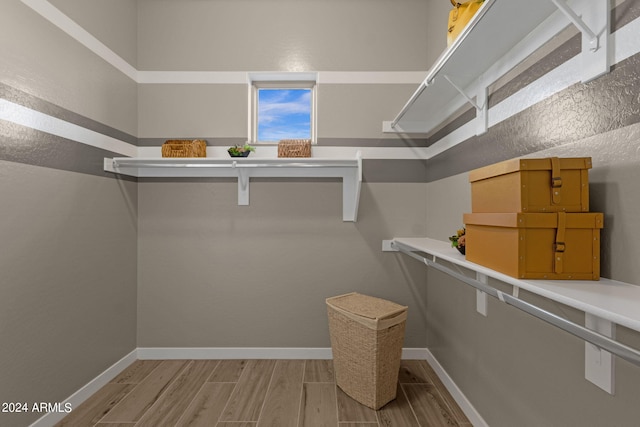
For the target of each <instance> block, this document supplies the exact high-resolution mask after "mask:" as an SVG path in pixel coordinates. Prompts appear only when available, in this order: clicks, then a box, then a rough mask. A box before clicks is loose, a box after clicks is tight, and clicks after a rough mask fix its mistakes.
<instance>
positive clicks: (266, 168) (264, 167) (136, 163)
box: [104, 153, 362, 222]
mask: <svg viewBox="0 0 640 427" xmlns="http://www.w3.org/2000/svg"><path fill="white" fill-rule="evenodd" d="M104 170H105V171H107V172H113V173H116V174H120V175H128V176H133V177H138V178H212V177H213V178H216V177H231V178H237V179H238V204H239V205H248V204H249V182H250V180H251V178H342V219H343V221H353V222H355V221H356V218H357V216H358V203H359V200H360V186H361V182H362V157H361V155H360V153H357V155H356V157H355V158H352V159H322V158H295V159H294V158H286V159H285V158H277V159H276V158H255V159H252V158H249V157H246V158H245V157H236V158H229V159H219V158H207V157H200V158H155V157H149V158H132V157H116V158H113V159H109V158H105V159H104Z"/></svg>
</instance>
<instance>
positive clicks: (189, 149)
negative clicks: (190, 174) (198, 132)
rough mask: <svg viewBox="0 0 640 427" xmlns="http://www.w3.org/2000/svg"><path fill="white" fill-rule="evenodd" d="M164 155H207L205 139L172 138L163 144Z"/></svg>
mask: <svg viewBox="0 0 640 427" xmlns="http://www.w3.org/2000/svg"><path fill="white" fill-rule="evenodd" d="M162 157H207V141H205V140H203V139H170V140H167V141H166V142H165V143H164V144H162Z"/></svg>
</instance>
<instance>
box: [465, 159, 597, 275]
mask: <svg viewBox="0 0 640 427" xmlns="http://www.w3.org/2000/svg"><path fill="white" fill-rule="evenodd" d="M590 168H591V158H589V157H583V158H558V157H553V158H544V159H514V160H508V161H505V162H501V163H497V164H495V165H490V166H486V167H483V168H480V169H476V170H473V171H471V172H470V173H469V181H470V182H471V210H472V213H469V214H465V215H464V223H465V226H466V230H467V231H466V246H467V248H466V256H467V260H468V261H471V262H475V263H477V264H480V265H484V266H486V267H489V268H491V269H493V270H496V271H499V272H501V273H504V274H507V275H509V276H512V277H516V278H519V279H567V280H599V278H600V229H601V228H602V227H603V220H604V215H603V214H602V213H596V212H589V177H588V170H589V169H590Z"/></svg>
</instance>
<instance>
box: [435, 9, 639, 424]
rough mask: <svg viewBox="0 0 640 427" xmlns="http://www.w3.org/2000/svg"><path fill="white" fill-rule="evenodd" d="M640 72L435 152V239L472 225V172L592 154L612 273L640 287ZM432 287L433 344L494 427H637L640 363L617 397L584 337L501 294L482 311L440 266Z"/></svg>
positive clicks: (537, 71) (630, 335) (546, 304)
mask: <svg viewBox="0 0 640 427" xmlns="http://www.w3.org/2000/svg"><path fill="white" fill-rule="evenodd" d="M637 6H638V2H637V1H635V0H629V1H627V2H622V3H621V4H620V6H618V7H617V8H616V10H615V12H614V14H613V15H614V18H615V19H614V23H615V24H614V28H617V27H619V26H621V25H623V24H624V23H625V22H629V20H630V19H633V18H635V17H637V16H638V14H637V11H638V7H637ZM626 15H631V18H630V17H629V16H626ZM575 43H576V39H572V38H571V37H569V41H568V42H566V43H563V44H562V45H561V46H560V47H559V48H557V49H555V50H554V51H553V52H550V53H549V55H547V56H543V57H541V58H539V60H538V61H537V62H535V63H532V64H529V67H528V68H525V69H524V70H522V73H521V74H519V75H518V76H516V77H515V78H514V79H513V80H512V81H510V82H507V84H506V85H504V86H503V87H502V89H500V90H498V91H497V92H494V94H495V95H496V97H497V98H498V99H499V98H504V97H505V96H509V95H510V94H511V93H513V92H514V91H515V90H517V89H519V88H521V87H523V86H524V85H526V84H528V83H529V82H531V81H533V80H535V79H536V78H538V77H540V76H541V75H542V74H544V72H546V71H548V70H550V69H553V68H554V66H556V65H558V64H559V63H562V62H563V61H564V60H567V59H569V58H571V57H572V56H573V55H574V54H575V52H576V49H575V48H574V46H573V45H574V44H575ZM571 52H574V53H573V54H572V53H571ZM639 73H640V57H639V55H635V56H632V57H630V58H628V59H627V60H624V61H622V62H620V63H618V64H616V65H615V66H614V67H613V68H612V71H611V73H609V74H607V75H604V76H602V77H600V78H598V79H596V80H594V81H592V82H590V83H587V84H576V85H574V86H571V87H569V88H567V89H566V90H563V91H561V92H559V93H557V94H556V95H554V96H552V97H550V98H548V99H545V100H544V101H542V102H539V103H537V104H535V105H534V106H532V107H530V108H528V109H527V110H525V111H523V112H521V113H519V114H517V115H515V116H513V117H511V118H510V119H507V120H505V121H504V122H502V123H500V124H498V125H496V126H494V127H492V128H490V129H489V131H488V132H487V133H486V134H484V135H481V136H479V137H474V138H471V139H470V140H468V141H466V142H464V143H462V144H460V145H458V146H457V147H455V148H453V149H452V150H449V151H447V152H445V153H443V154H441V155H439V156H437V157H435V158H433V159H431V160H429V162H428V166H427V173H428V178H427V179H428V181H429V184H428V189H427V200H428V204H427V235H428V236H429V237H433V238H436V239H439V240H445V239H446V238H447V236H449V235H451V234H452V233H453V232H454V230H456V229H457V228H460V227H461V226H462V215H463V213H465V212H470V209H471V197H470V196H471V195H470V185H469V182H468V174H467V172H468V171H469V170H470V169H474V168H476V167H480V166H484V165H487V164H492V163H495V162H498V161H501V160H505V159H509V158H513V157H518V156H527V157H550V156H559V157H585V156H589V157H592V158H593V169H592V170H590V173H589V180H590V191H589V193H590V194H589V195H590V210H591V211H594V212H603V213H604V214H605V225H604V229H603V230H602V234H601V237H602V244H601V260H602V261H601V269H602V276H603V277H607V278H611V279H614V280H619V281H623V282H627V283H632V284H640V268H639V267H638V263H637V262H636V260H637V259H638V257H639V256H640V244H638V242H637V241H636V239H635V238H634V237H633V236H636V235H637V234H638V233H639V232H640V225H639V224H640V215H639V214H638V212H639V211H640V205H639V202H638V201H639V200H640V190H639V189H638V186H637V182H638V179H640V153H639V151H638V147H639V146H640V123H639V122H640V102H639V99H640V97H639V94H638V89H639V87H640V84H639V80H638V76H639ZM462 122H463V121H461V122H459V123H458V125H460V124H461V123H462ZM453 128H455V126H453ZM450 130H451V129H449V131H450ZM427 284H428V285H427V287H428V292H427V313H428V321H427V325H428V333H427V334H428V347H429V349H430V350H431V351H432V353H433V354H434V355H435V357H436V358H437V359H438V360H439V361H440V362H441V363H442V365H443V366H444V368H445V369H446V371H447V372H448V373H449V375H451V377H452V378H453V380H454V381H455V382H456V384H457V385H458V386H459V387H460V388H461V389H462V391H463V393H465V395H466V396H467V397H468V398H469V399H470V401H471V402H472V404H473V405H474V406H475V407H476V409H477V410H478V411H479V412H480V414H481V415H482V416H483V417H484V419H485V421H487V422H488V424H489V425H491V426H514V425H517V426H532V427H537V426H594V427H595V426H614V425H615V426H634V425H636V424H637V420H638V418H639V417H640V408H638V405H637V396H638V390H639V388H638V384H640V369H638V367H637V366H634V365H631V364H629V363H627V362H625V361H623V360H620V359H617V360H616V371H615V383H616V391H615V395H614V396H611V395H609V394H607V393H605V392H604V391H602V390H600V389H599V388H597V387H596V386H595V385H593V384H591V383H590V382H588V381H587V380H585V379H584V341H582V340H580V339H577V338H575V337H573V336H571V335H569V334H567V333H565V332H563V331H561V330H559V329H557V328H555V327H553V326H550V325H547V324H546V323H544V322H542V321H540V320H538V319H535V318H533V317H530V316H528V315H526V314H524V313H522V312H520V311H519V310H517V309H515V308H513V307H509V306H507V305H505V304H501V303H500V302H498V301H497V300H493V299H490V301H489V307H488V312H489V315H488V317H483V316H481V315H480V314H478V313H477V312H476V311H475V304H476V301H475V290H474V289H473V288H471V287H469V286H467V285H465V284H463V283H460V282H457V281H456V280H454V279H452V278H450V277H448V276H446V275H444V274H442V273H439V272H437V271H429V273H428V278H427ZM492 285H495V286H496V287H498V288H499V289H502V290H504V291H510V289H508V288H510V287H507V286H505V285H503V284H500V283H499V282H495V283H492ZM520 296H521V297H522V298H523V299H525V300H526V301H529V302H532V303H534V304H536V305H538V306H540V307H542V308H543V309H545V310H548V311H551V312H552V313H556V314H557V315H559V316H561V317H565V318H568V319H569V320H571V321H573V322H576V323H578V324H584V314H583V313H582V312H579V311H577V310H574V309H571V308H569V307H567V306H564V305H562V304H559V303H554V302H552V301H549V300H546V299H544V298H542V297H538V296H535V295H532V294H528V293H526V292H522V291H521V292H520ZM617 339H618V340H620V341H621V342H622V343H625V344H627V345H630V346H631V347H634V348H640V333H638V332H635V331H631V330H628V329H626V328H624V327H617Z"/></svg>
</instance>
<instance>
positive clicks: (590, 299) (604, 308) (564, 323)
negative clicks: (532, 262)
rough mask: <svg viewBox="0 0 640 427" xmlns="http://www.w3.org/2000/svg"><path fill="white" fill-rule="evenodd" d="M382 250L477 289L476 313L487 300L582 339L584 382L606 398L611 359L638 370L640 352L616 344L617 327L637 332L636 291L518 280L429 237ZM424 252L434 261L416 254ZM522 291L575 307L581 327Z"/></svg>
mask: <svg viewBox="0 0 640 427" xmlns="http://www.w3.org/2000/svg"><path fill="white" fill-rule="evenodd" d="M382 248H383V251H395V250H399V251H402V252H404V253H406V254H408V255H410V256H411V257H413V258H416V259H418V260H421V261H422V262H424V263H425V264H426V265H428V266H430V267H432V268H435V269H436V270H440V271H442V272H443V273H445V274H449V275H451V276H452V277H454V278H456V279H458V280H460V281H462V282H464V283H466V284H468V285H471V286H472V287H474V288H476V310H477V311H478V312H479V313H480V314H482V315H483V316H487V314H488V313H487V295H491V296H493V297H496V298H498V299H499V300H500V301H502V302H504V303H507V304H509V305H510V306H513V307H516V308H518V309H520V310H522V311H524V312H526V313H528V314H531V315H533V316H535V317H537V318H539V319H541V320H544V321H546V322H547V323H549V324H551V325H554V326H556V327H558V328H560V329H562V330H564V331H566V332H569V333H571V334H573V335H575V336H577V337H580V338H582V339H584V340H585V353H584V355H585V358H584V367H585V370H584V373H585V379H586V380H588V381H590V382H592V383H593V384H595V385H597V386H598V387H600V388H601V389H603V390H604V391H606V392H607V393H609V394H614V393H615V375H614V372H615V363H614V362H615V359H614V357H613V355H614V354H615V355H617V356H619V357H621V358H623V359H625V360H627V361H629V362H631V363H634V364H636V365H638V366H640V350H638V349H635V348H633V347H629V346H627V345H625V344H623V343H620V342H618V341H615V335H616V332H615V325H616V324H618V325H622V326H626V327H628V328H630V329H633V330H635V331H638V332H640V310H638V308H639V307H640V286H635V285H632V284H628V283H622V282H617V281H614V280H609V279H601V280H600V281H582V280H553V281H551V280H519V279H516V278H513V277H510V276H507V275H505V274H502V273H499V272H497V271H494V270H491V269H489V268H486V267H483V266H481V265H478V264H475V263H472V262H469V261H467V260H466V259H465V257H464V256H463V255H461V254H460V253H458V251H457V250H456V249H454V248H452V247H451V245H450V243H448V242H441V241H438V240H433V239H428V238H394V239H393V240H391V241H383V243H382ZM416 252H420V253H425V254H427V256H429V255H430V256H431V257H432V259H429V258H426V257H423V256H421V255H418V254H416ZM438 259H441V260H445V261H448V262H450V263H452V264H454V265H457V266H460V267H464V268H465V269H469V270H471V271H474V272H475V273H476V277H475V279H474V278H471V277H469V276H468V275H466V274H463V273H462V272H460V271H456V270H455V269H451V268H449V267H447V266H445V265H442V264H440V263H438V262H437V260H438ZM489 278H493V279H496V280H499V281H501V282H504V283H507V284H510V285H512V286H513V291H512V294H509V293H507V292H502V291H500V290H498V289H496V288H494V287H492V286H490V285H489ZM520 289H525V290H527V291H529V292H531V293H534V294H537V295H541V296H543V297H545V298H548V299H551V300H553V301H557V302H560V303H563V304H566V305H568V306H570V307H574V308H576V309H578V310H581V311H583V312H584V313H585V324H584V326H582V325H578V324H576V323H573V322H571V321H569V320H566V319H564V318H562V317H560V316H557V315H556V314H554V313H551V312H549V311H546V310H544V309H542V308H540V307H537V306H535V305H534V304H530V303H528V302H526V301H523V300H522V299H520V298H519V297H518V295H519V291H520Z"/></svg>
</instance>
